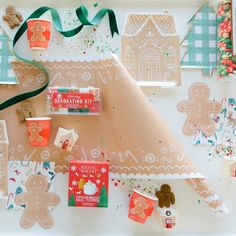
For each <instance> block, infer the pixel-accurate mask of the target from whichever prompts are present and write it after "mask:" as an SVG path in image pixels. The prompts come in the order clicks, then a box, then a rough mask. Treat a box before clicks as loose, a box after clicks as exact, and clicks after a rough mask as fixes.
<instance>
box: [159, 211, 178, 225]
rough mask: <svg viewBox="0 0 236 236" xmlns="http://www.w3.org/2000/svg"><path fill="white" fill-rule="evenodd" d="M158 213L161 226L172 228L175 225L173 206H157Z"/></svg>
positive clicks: (175, 214) (175, 213)
mask: <svg viewBox="0 0 236 236" xmlns="http://www.w3.org/2000/svg"><path fill="white" fill-rule="evenodd" d="M157 211H158V212H159V214H160V223H161V227H163V228H166V229H172V228H174V227H175V226H176V216H177V212H176V210H175V209H174V208H158V209H157Z"/></svg>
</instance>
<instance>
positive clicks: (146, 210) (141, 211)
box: [128, 189, 158, 224]
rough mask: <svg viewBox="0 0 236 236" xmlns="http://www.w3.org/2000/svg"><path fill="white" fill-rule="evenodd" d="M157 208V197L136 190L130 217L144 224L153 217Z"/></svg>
mask: <svg viewBox="0 0 236 236" xmlns="http://www.w3.org/2000/svg"><path fill="white" fill-rule="evenodd" d="M157 206H158V199H157V197H155V196H153V195H151V194H148V193H145V192H142V191H139V190H136V189H134V190H133V193H132V195H131V197H130V202H129V214H128V217H129V218H130V219H132V220H134V221H136V222H138V223H141V224H143V223H145V222H146V220H147V218H148V217H149V216H151V214H152V212H153V209H154V207H157Z"/></svg>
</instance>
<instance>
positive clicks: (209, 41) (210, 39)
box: [181, 3, 217, 75]
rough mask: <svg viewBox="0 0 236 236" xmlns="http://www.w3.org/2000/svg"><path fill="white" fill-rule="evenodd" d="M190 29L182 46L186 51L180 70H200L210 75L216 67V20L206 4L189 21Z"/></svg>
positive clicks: (214, 14)
mask: <svg viewBox="0 0 236 236" xmlns="http://www.w3.org/2000/svg"><path fill="white" fill-rule="evenodd" d="M189 23H190V24H191V26H192V28H191V30H190V32H189V33H188V34H187V35H186V37H185V39H184V41H183V42H182V45H183V46H184V45H186V46H187V47H188V48H187V51H186V53H185V55H184V57H183V59H182V61H181V68H202V69H203V72H204V74H207V75H211V74H212V69H213V68H216V66H217V20H216V13H215V12H214V11H213V10H212V9H211V7H210V6H209V5H208V3H206V4H204V5H203V6H202V7H201V8H200V9H199V10H198V12H197V13H196V14H195V15H194V16H193V17H192V19H191V20H190V21H189Z"/></svg>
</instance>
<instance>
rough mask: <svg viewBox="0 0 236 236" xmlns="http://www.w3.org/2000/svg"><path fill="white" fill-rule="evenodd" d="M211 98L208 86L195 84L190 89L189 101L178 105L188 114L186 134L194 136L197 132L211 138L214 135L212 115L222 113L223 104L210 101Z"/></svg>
mask: <svg viewBox="0 0 236 236" xmlns="http://www.w3.org/2000/svg"><path fill="white" fill-rule="evenodd" d="M209 96H210V90H209V88H208V86H207V85H206V84H204V83H200V82H199V83H194V84H192V86H191V87H190V89H189V100H187V101H181V102H180V103H179V104H178V105H177V108H178V110H179V111H180V112H185V113H187V114H188V116H187V120H186V122H185V124H184V128H183V132H184V134H186V135H193V134H194V133H195V132H196V131H197V130H201V131H202V132H203V133H204V134H205V135H209V136H210V135H213V134H214V132H215V124H214V122H213V120H212V119H211V115H212V114H216V113H218V112H220V111H221V104H220V103H218V102H214V101H211V100H209Z"/></svg>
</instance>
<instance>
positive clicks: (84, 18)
mask: <svg viewBox="0 0 236 236" xmlns="http://www.w3.org/2000/svg"><path fill="white" fill-rule="evenodd" d="M47 11H50V13H51V16H52V21H53V25H54V27H55V28H56V30H57V31H58V32H59V33H61V34H62V35H63V36H65V37H72V36H75V35H76V34H78V33H79V32H80V31H81V30H82V28H83V27H84V26H85V25H92V26H97V25H99V24H100V22H101V20H102V19H103V17H104V16H105V15H106V14H108V17H109V25H110V30H111V35H112V37H113V36H114V34H115V33H117V34H119V31H118V27H117V23H116V16H115V13H114V12H113V10H111V9H107V8H103V9H101V10H99V11H98V12H97V14H96V15H95V16H94V18H93V19H92V20H91V21H89V20H88V10H87V8H86V7H85V6H81V7H79V8H77V9H76V15H77V17H78V19H79V20H80V22H81V25H80V26H78V27H76V28H74V29H72V30H68V31H64V30H63V28H62V24H61V19H60V16H59V14H58V12H57V10H56V9H54V8H51V7H47V6H43V7H40V8H38V9H37V10H36V11H34V12H33V13H32V14H31V15H30V16H29V17H28V18H27V19H26V20H25V21H24V23H23V24H22V25H21V26H20V28H19V29H18V31H17V32H16V34H15V37H14V39H13V51H14V53H15V55H16V57H17V58H19V59H20V60H21V61H24V62H26V63H29V64H32V65H35V66H37V67H39V68H40V69H41V70H42V71H43V72H44V73H45V74H46V77H47V81H46V83H45V84H44V85H43V86H42V87H40V88H39V89H36V90H33V91H31V92H26V93H22V94H19V95H17V96H15V97H12V98H10V99H8V100H6V101H5V102H3V103H1V104H0V111H2V110H3V109H5V108H7V107H10V106H12V105H14V104H16V103H18V102H21V101H23V100H25V99H28V98H32V97H34V96H36V95H39V94H40V93H41V92H43V91H44V90H45V89H46V88H47V86H48V84H49V74H48V72H47V70H46V68H45V67H44V66H43V65H41V64H40V63H37V62H35V61H30V60H27V59H25V58H22V57H21V56H19V55H18V54H17V53H16V51H15V45H16V43H17V41H18V40H19V39H20V38H21V36H22V35H23V34H24V32H25V31H26V30H27V29H28V26H27V20H29V19H33V18H39V17H40V16H42V15H43V14H44V13H45V12H47Z"/></svg>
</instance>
